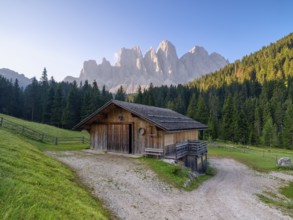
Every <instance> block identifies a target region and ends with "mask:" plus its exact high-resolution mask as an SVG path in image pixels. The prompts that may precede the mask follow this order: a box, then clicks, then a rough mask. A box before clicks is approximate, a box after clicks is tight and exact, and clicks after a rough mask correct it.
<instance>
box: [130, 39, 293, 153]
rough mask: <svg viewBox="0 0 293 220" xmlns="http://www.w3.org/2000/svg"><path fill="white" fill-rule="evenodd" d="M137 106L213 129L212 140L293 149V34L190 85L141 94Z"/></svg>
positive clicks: (153, 89)
mask: <svg viewBox="0 0 293 220" xmlns="http://www.w3.org/2000/svg"><path fill="white" fill-rule="evenodd" d="M134 101H135V102H137V103H143V104H148V105H156V106H161V107H167V108H171V109H173V110H175V111H178V112H180V113H182V114H186V115H188V116H189V117H191V118H193V119H195V120H198V121H200V122H203V123H205V124H207V125H208V127H209V128H208V130H207V131H206V132H205V133H204V138H206V139H207V138H210V139H221V140H229V141H233V142H237V143H242V144H255V145H264V146H274V147H286V148H291V149H293V104H292V102H293V34H290V35H288V36H286V37H284V38H283V39H281V40H279V41H277V42H276V43H274V44H271V45H269V46H267V47H263V48H262V49H261V50H260V51H258V52H256V53H254V54H251V55H249V56H245V57H244V58H243V59H242V60H241V61H239V60H238V61H236V62H235V63H233V64H229V65H227V66H226V67H224V68H223V69H221V70H219V71H217V72H215V73H213V74H209V75H206V76H203V77H201V78H199V79H197V80H194V81H192V82H190V83H188V84H187V85H184V86H182V85H179V86H170V87H167V86H161V87H159V88H154V87H153V86H152V85H151V86H150V88H149V89H148V90H145V91H143V92H142V91H141V89H139V90H138V94H137V96H136V97H135V99H134Z"/></svg>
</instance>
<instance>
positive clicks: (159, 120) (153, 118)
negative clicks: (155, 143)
mask: <svg viewBox="0 0 293 220" xmlns="http://www.w3.org/2000/svg"><path fill="white" fill-rule="evenodd" d="M112 105H116V106H118V107H120V108H122V109H125V110H127V111H129V112H131V113H132V114H134V115H136V116H138V117H140V118H142V119H144V120H146V121H149V122H150V123H152V124H154V125H156V126H157V127H159V128H161V129H163V130H165V131H176V130H192V129H198V130H204V129H207V126H206V125H204V124H202V123H200V122H198V121H195V120H193V119H191V118H189V117H186V116H184V115H182V114H179V113H177V112H175V111H172V110H170V109H166V108H158V107H153V106H147V105H141V104H134V103H129V102H122V101H118V100H111V101H109V102H108V103H106V104H105V105H104V106H102V107H101V108H99V109H98V110H97V111H95V112H94V113H92V114H91V115H89V116H88V117H87V118H85V119H83V120H82V121H81V122H80V123H78V124H77V125H76V126H74V127H73V129H75V130H81V129H82V128H84V127H86V126H87V125H90V124H91V123H93V122H94V121H96V120H98V116H99V115H100V116H103V114H104V111H105V110H106V109H107V108H110V106H112Z"/></svg>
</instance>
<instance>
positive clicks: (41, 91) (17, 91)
mask: <svg viewBox="0 0 293 220" xmlns="http://www.w3.org/2000/svg"><path fill="white" fill-rule="evenodd" d="M0 94H1V95H0V112H1V113H4V114H9V115H12V116H15V117H19V118H23V119H26V120H31V121H36V122H41V123H46V124H50V125H54V126H57V127H62V128H69V129H70V128H72V127H73V126H74V125H76V124H77V123H78V122H79V121H80V120H81V119H83V118H85V117H86V116H88V115H89V114H91V113H93V112H94V111H95V110H97V109H98V108H99V107H101V106H102V105H103V104H105V103H106V102H107V101H109V100H111V99H112V98H113V96H112V94H111V93H109V92H108V91H106V89H105V86H104V87H103V88H102V89H100V88H98V86H97V83H96V82H94V83H93V84H92V85H90V84H89V83H88V82H87V81H85V82H84V83H83V84H79V85H77V83H76V82H73V83H68V82H60V83H59V82H56V81H55V80H54V78H53V77H52V78H51V79H50V80H49V79H48V74H47V70H46V68H44V71H43V73H42V77H41V79H40V80H39V81H38V80H37V79H36V78H33V80H32V83H31V84H30V85H28V86H27V87H26V88H25V89H23V88H20V86H19V84H18V80H15V82H11V81H10V80H7V79H6V78H4V77H2V76H0Z"/></svg>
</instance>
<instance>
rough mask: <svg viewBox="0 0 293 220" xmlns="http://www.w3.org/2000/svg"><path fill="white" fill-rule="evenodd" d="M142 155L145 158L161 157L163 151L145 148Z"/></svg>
mask: <svg viewBox="0 0 293 220" xmlns="http://www.w3.org/2000/svg"><path fill="white" fill-rule="evenodd" d="M144 155H145V156H149V155H151V156H157V157H161V156H162V155H163V149H161V148H145V149H144Z"/></svg>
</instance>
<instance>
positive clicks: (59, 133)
mask: <svg viewBox="0 0 293 220" xmlns="http://www.w3.org/2000/svg"><path fill="white" fill-rule="evenodd" d="M0 117H3V118H4V119H6V120H9V121H12V122H14V123H18V124H21V125H23V126H26V127H28V128H31V129H33V130H36V131H39V132H44V133H46V134H48V135H51V136H55V137H82V136H85V137H86V138H89V134H88V133H87V132H82V133H81V132H79V131H71V130H65V129H61V128H56V127H53V126H50V125H45V124H40V123H35V122H30V121H25V120H22V119H19V118H15V117H12V116H8V115H3V114H0Z"/></svg>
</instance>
